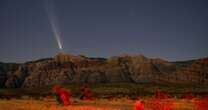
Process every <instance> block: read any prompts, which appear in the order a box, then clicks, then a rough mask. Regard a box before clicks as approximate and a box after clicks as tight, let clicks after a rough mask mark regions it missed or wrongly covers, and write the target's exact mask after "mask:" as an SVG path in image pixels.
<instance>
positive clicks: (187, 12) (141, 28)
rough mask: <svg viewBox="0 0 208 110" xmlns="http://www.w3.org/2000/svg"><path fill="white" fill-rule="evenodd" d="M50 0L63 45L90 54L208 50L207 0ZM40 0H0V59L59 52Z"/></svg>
mask: <svg viewBox="0 0 208 110" xmlns="http://www.w3.org/2000/svg"><path fill="white" fill-rule="evenodd" d="M53 1H54V2H52V0H51V1H50V3H52V4H53V9H50V10H49V11H50V12H49V13H53V15H54V18H55V22H56V26H57V28H58V30H59V32H60V33H61V35H60V37H61V40H62V43H63V48H64V49H63V51H64V52H66V53H71V54H83V55H86V56H91V57H109V56H112V55H120V54H122V53H128V54H144V55H145V56H147V57H153V58H154V57H160V58H163V59H166V60H170V61H176V60H187V59H193V58H200V57H205V56H208V43H207V42H208V2H207V0H53ZM46 10H47V9H46V2H44V0H0V61H4V62H25V61H29V60H35V59H39V58H44V57H52V56H54V55H55V54H57V52H59V49H58V46H57V42H56V39H55V37H54V34H53V30H52V28H51V24H50V20H49V17H48V13H47V11H46Z"/></svg>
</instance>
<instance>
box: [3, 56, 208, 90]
mask: <svg viewBox="0 0 208 110" xmlns="http://www.w3.org/2000/svg"><path fill="white" fill-rule="evenodd" d="M4 66H5V65H4ZM1 67H2V65H0V79H1V80H0V87H7V88H19V87H24V88H36V87H43V86H50V85H54V84H71V83H112V82H114V83H116V82H131V83H146V82H148V83H153V82H154V83H163V82H166V83H200V84H207V83H208V73H207V72H208V58H205V59H200V60H196V61H193V63H189V64H187V65H186V66H180V64H178V63H171V62H168V61H165V60H162V59H150V58H146V57H144V56H143V55H138V56H129V55H122V56H115V57H111V58H108V59H104V58H88V57H85V56H74V55H66V54H64V53H59V54H58V55H56V56H55V57H54V58H49V59H41V60H38V61H33V62H27V63H24V64H19V65H18V66H15V67H12V68H7V69H2V68H1ZM6 67H8V66H6Z"/></svg>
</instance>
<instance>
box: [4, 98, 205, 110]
mask: <svg viewBox="0 0 208 110" xmlns="http://www.w3.org/2000/svg"><path fill="white" fill-rule="evenodd" d="M143 100H144V102H145V110H156V109H157V110H160V109H159V108H160V107H158V106H161V105H170V106H171V108H173V109H172V110H207V109H199V108H197V107H196V105H195V103H194V102H195V100H184V99H163V100H160V102H159V103H158V102H157V101H156V102H155V101H154V100H153V99H152V98H144V99H143ZM72 101H73V105H70V106H67V107H63V106H59V105H57V103H56V102H55V100H54V99H52V98H47V99H41V100H34V99H30V98H27V99H11V100H5V99H1V100H0V110H132V109H133V106H134V102H135V101H132V100H128V99H125V98H123V99H122V98H121V99H114V100H110V101H109V100H107V99H96V100H94V101H81V100H79V99H72Z"/></svg>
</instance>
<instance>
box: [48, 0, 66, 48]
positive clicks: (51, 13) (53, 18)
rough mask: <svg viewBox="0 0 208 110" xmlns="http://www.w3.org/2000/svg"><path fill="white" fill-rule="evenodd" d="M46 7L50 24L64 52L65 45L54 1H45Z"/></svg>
mask: <svg viewBox="0 0 208 110" xmlns="http://www.w3.org/2000/svg"><path fill="white" fill-rule="evenodd" d="M45 7H46V13H47V15H48V19H49V23H50V25H51V28H52V31H53V34H54V37H55V40H56V42H57V45H58V48H59V49H60V50H62V49H63V44H62V40H61V31H60V28H59V25H58V24H59V23H58V19H57V18H58V17H57V14H56V12H55V5H54V2H53V0H45Z"/></svg>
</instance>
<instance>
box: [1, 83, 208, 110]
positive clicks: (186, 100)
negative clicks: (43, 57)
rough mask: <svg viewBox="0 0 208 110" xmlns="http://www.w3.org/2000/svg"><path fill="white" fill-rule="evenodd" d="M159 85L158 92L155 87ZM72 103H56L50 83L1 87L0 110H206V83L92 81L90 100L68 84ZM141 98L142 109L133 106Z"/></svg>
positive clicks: (207, 99)
mask: <svg viewBox="0 0 208 110" xmlns="http://www.w3.org/2000/svg"><path fill="white" fill-rule="evenodd" d="M159 87H160V89H161V96H160V97H156V96H155V91H156V90H157V88H159ZM65 88H67V90H69V91H71V93H72V96H71V98H70V101H71V105H69V106H62V105H59V104H58V103H57V102H56V100H55V98H54V97H53V96H52V95H51V94H50V87H48V88H39V89H35V90H31V89H30V90H24V89H1V90H0V93H1V95H0V96H1V99H0V110H208V97H207V86H206V85H205V86H199V85H184V86H182V85H180V86H178V85H177V86H176V85H154V84H139V85H138V84H136V85H135V84H104V85H92V86H91V89H92V91H93V100H80V98H79V96H80V95H79V94H80V92H79V87H78V85H67V86H65ZM138 102H143V104H144V108H143V109H136V106H137V104H138Z"/></svg>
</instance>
